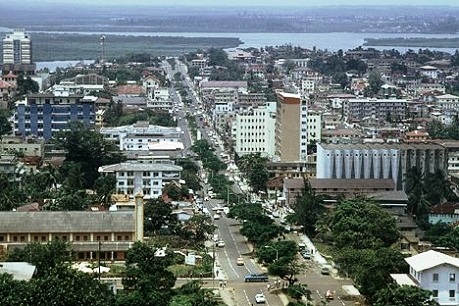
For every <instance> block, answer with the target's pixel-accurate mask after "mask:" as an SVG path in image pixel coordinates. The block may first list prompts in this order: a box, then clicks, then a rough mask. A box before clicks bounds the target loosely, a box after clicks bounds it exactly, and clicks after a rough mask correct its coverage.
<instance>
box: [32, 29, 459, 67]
mask: <svg viewBox="0 0 459 306" xmlns="http://www.w3.org/2000/svg"><path fill="white" fill-rule="evenodd" d="M29 32H30V33H33V31H29ZM41 33H49V34H66V33H68V34H85V35H102V34H105V35H125V36H129V35H132V36H181V37H237V38H239V39H240V40H241V41H242V42H243V44H241V45H240V46H239V47H240V48H248V47H255V48H260V47H265V46H281V45H286V44H291V45H292V46H300V47H303V48H309V49H312V48H313V47H316V48H317V49H322V50H325V49H327V50H329V51H337V50H339V49H342V50H344V51H346V50H349V49H353V48H356V47H359V46H362V45H363V43H364V41H365V38H398V37H403V38H412V37H424V38H456V37H459V33H457V34H422V33H420V34H415V33H348V32H333V33H200V32H58V31H42V32H41ZM366 47H370V46H366ZM375 49H378V50H383V49H396V50H399V51H400V52H402V53H404V52H406V51H407V50H408V49H414V50H418V49H419V47H412V48H410V47H390V46H385V47H379V46H378V47H375ZM429 49H430V50H438V51H443V52H448V53H451V54H452V53H454V51H455V50H456V49H453V48H429ZM48 63H49V62H48ZM68 63H70V62H66V61H64V62H62V63H61V64H63V65H65V66H58V67H66V66H68ZM37 66H39V67H40V66H41V64H40V63H37ZM41 67H43V66H41Z"/></svg>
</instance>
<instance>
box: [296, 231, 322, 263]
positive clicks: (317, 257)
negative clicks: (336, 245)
mask: <svg viewBox="0 0 459 306" xmlns="http://www.w3.org/2000/svg"><path fill="white" fill-rule="evenodd" d="M298 236H299V238H300V241H301V242H303V243H304V244H305V245H306V248H307V249H308V250H309V251H310V252H311V255H312V256H313V257H314V261H315V262H317V263H318V264H319V265H320V266H321V267H322V266H325V265H327V264H328V262H327V260H326V259H325V258H324V257H323V256H322V254H320V252H319V251H317V249H316V247H315V246H314V244H313V243H312V241H311V239H309V237H308V236H306V235H305V234H300V233H298Z"/></svg>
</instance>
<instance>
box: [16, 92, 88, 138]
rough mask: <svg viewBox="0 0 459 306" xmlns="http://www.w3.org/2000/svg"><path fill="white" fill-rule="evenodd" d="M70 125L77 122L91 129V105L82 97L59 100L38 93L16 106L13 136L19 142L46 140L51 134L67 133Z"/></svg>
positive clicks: (72, 96)
mask: <svg viewBox="0 0 459 306" xmlns="http://www.w3.org/2000/svg"><path fill="white" fill-rule="evenodd" d="M71 122H81V123H82V124H83V125H84V126H85V127H87V128H90V129H93V128H94V126H95V101H94V100H93V99H85V97H84V96H83V95H69V96H67V97H61V96H55V95H53V94H49V93H39V94H31V95H28V96H27V97H26V99H25V100H24V101H19V102H16V111H15V114H14V132H15V134H16V135H18V136H21V137H23V138H25V137H27V136H35V137H38V138H43V139H50V138H51V137H52V136H53V134H54V133H56V132H59V131H64V130H67V129H68V128H69V124H70V123H71Z"/></svg>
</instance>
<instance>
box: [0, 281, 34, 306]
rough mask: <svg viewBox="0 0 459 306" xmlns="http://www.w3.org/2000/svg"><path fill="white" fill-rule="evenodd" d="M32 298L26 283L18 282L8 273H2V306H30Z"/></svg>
mask: <svg viewBox="0 0 459 306" xmlns="http://www.w3.org/2000/svg"><path fill="white" fill-rule="evenodd" d="M31 301H32V296H31V293H30V285H29V283H27V282H26V281H17V280H14V279H13V276H12V275H10V274H7V273H0V305H8V306H23V305H30V304H31Z"/></svg>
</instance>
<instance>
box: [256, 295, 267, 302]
mask: <svg viewBox="0 0 459 306" xmlns="http://www.w3.org/2000/svg"><path fill="white" fill-rule="evenodd" d="M255 302H256V303H257V304H264V303H266V297H265V295H264V294H263V293H258V294H255Z"/></svg>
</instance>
